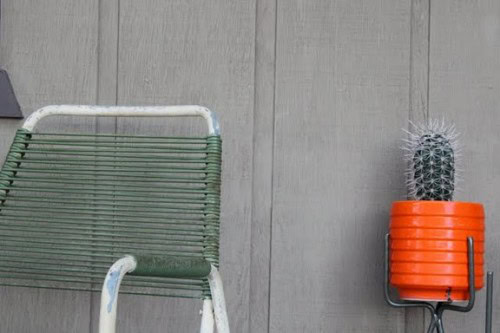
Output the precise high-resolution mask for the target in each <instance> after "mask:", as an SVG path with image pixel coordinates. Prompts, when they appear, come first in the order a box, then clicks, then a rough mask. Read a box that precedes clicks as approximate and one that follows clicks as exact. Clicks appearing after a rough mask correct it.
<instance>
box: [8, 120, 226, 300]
mask: <svg viewBox="0 0 500 333" xmlns="http://www.w3.org/2000/svg"><path fill="white" fill-rule="evenodd" d="M220 176H221V139H220V137H219V136H209V137H152V136H132V135H101V134H99V135H96V134H53V133H32V132H28V131H26V130H22V129H21V130H19V131H18V132H17V133H16V136H15V140H14V143H13V144H12V146H11V148H10V151H9V153H8V155H7V158H6V160H5V163H4V165H3V168H2V170H1V171H0V285H8V286H12V285H16V286H25V287H37V288H56V289H71V290H96V291H98V290H100V288H101V284H102V280H103V278H104V276H105V274H106V272H107V269H108V268H109V267H110V265H111V264H112V263H113V262H114V261H115V260H117V259H119V258H121V257H123V256H124V255H126V254H130V253H133V254H134V255H137V256H138V257H143V256H144V257H149V256H153V258H154V259H150V260H149V261H148V260H140V262H142V263H144V264H140V267H139V269H138V271H137V272H139V273H140V272H141V271H142V272H143V273H142V274H140V276H139V275H138V274H136V275H134V276H130V277H128V278H127V279H125V281H123V283H122V288H121V292H122V291H123V292H124V293H133V294H147V295H162V296H172V295H174V296H178V297H196V298H202V297H208V296H209V295H210V290H209V287H208V282H207V280H206V279H205V276H206V274H205V273H206V270H207V269H208V267H209V266H207V262H209V263H210V264H212V265H215V266H217V265H218V261H219V216H220ZM174 258H175V260H174ZM180 258H183V260H180ZM193 258H196V259H193ZM205 261H206V262H205ZM154 263H157V264H158V267H153V266H154V265H153V264H154ZM141 267H144V268H141ZM148 267H149V268H148ZM165 268H168V271H169V272H170V273H169V274H170V275H168V276H169V277H165V274H164V273H165ZM137 272H136V273H137ZM148 272H149V274H150V275H148ZM193 272H194V273H193ZM174 276H176V277H174ZM181 276H182V277H181ZM189 276H191V277H189Z"/></svg>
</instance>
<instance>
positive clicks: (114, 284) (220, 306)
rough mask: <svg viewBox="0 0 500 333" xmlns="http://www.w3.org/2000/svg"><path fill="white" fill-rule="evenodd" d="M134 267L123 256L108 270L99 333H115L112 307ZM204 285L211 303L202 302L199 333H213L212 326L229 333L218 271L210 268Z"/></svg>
mask: <svg viewBox="0 0 500 333" xmlns="http://www.w3.org/2000/svg"><path fill="white" fill-rule="evenodd" d="M136 267H137V261H136V259H135V258H134V257H133V256H125V257H123V258H121V259H119V260H117V261H116V262H115V263H114V264H113V265H112V266H111V268H110V269H109V270H108V273H107V274H106V278H105V280H104V284H103V286H102V292H101V309H100V316H99V333H115V332H116V307H117V303H118V293H119V291H120V284H121V282H122V280H123V277H124V276H125V274H127V273H130V272H132V271H133V270H134V269H135V268H136ZM208 283H209V285H210V291H211V293H212V300H209V299H206V300H204V301H203V311H202V318H201V327H200V333H213V332H214V322H215V327H216V328H217V332H218V333H229V320H228V318H227V311H226V301H225V299H224V289H223V287H222V279H221V276H220V274H219V271H218V270H217V268H216V267H215V266H213V265H212V269H211V271H210V274H209V275H208ZM214 314H215V320H214Z"/></svg>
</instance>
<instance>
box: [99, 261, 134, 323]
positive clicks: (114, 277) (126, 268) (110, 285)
mask: <svg viewBox="0 0 500 333" xmlns="http://www.w3.org/2000/svg"><path fill="white" fill-rule="evenodd" d="M136 266H137V263H136V261H135V259H134V258H133V257H132V256H125V257H123V258H121V259H119V260H117V261H116V262H115V263H114V264H113V265H112V266H111V268H110V269H109V270H108V273H107V274H106V278H105V279H104V284H103V286H102V292H101V310H100V315H99V333H115V331H116V305H117V302H118V291H119V289H120V284H121V282H122V279H123V276H125V274H127V273H128V272H131V271H133V270H134V269H135V267H136Z"/></svg>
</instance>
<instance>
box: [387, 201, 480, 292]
mask: <svg viewBox="0 0 500 333" xmlns="http://www.w3.org/2000/svg"><path fill="white" fill-rule="evenodd" d="M389 232H390V239H391V243H390V251H391V252H390V263H391V277H390V281H391V284H392V285H393V286H395V287H396V288H397V290H398V293H399V296H400V298H402V299H408V300H432V301H450V300H452V301H464V300H467V299H468V298H469V293H468V291H467V288H468V281H467V237H468V236H471V237H473V238H474V263H475V265H474V268H475V287H476V290H479V289H481V288H482V287H483V285H484V269H483V266H484V209H483V206H482V205H481V204H478V203H470V202H454V201H398V202H394V203H393V205H392V210H391V223H390V231H389Z"/></svg>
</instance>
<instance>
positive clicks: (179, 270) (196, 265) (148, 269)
mask: <svg viewBox="0 0 500 333" xmlns="http://www.w3.org/2000/svg"><path fill="white" fill-rule="evenodd" d="M134 258H135V260H136V261H137V267H136V268H135V269H134V271H132V272H131V273H130V274H131V275H138V276H158V277H166V278H177V279H196V278H204V277H207V276H208V274H209V273H210V269H211V266H210V263H209V262H208V261H206V260H205V259H203V258H182V257H161V256H134Z"/></svg>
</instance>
